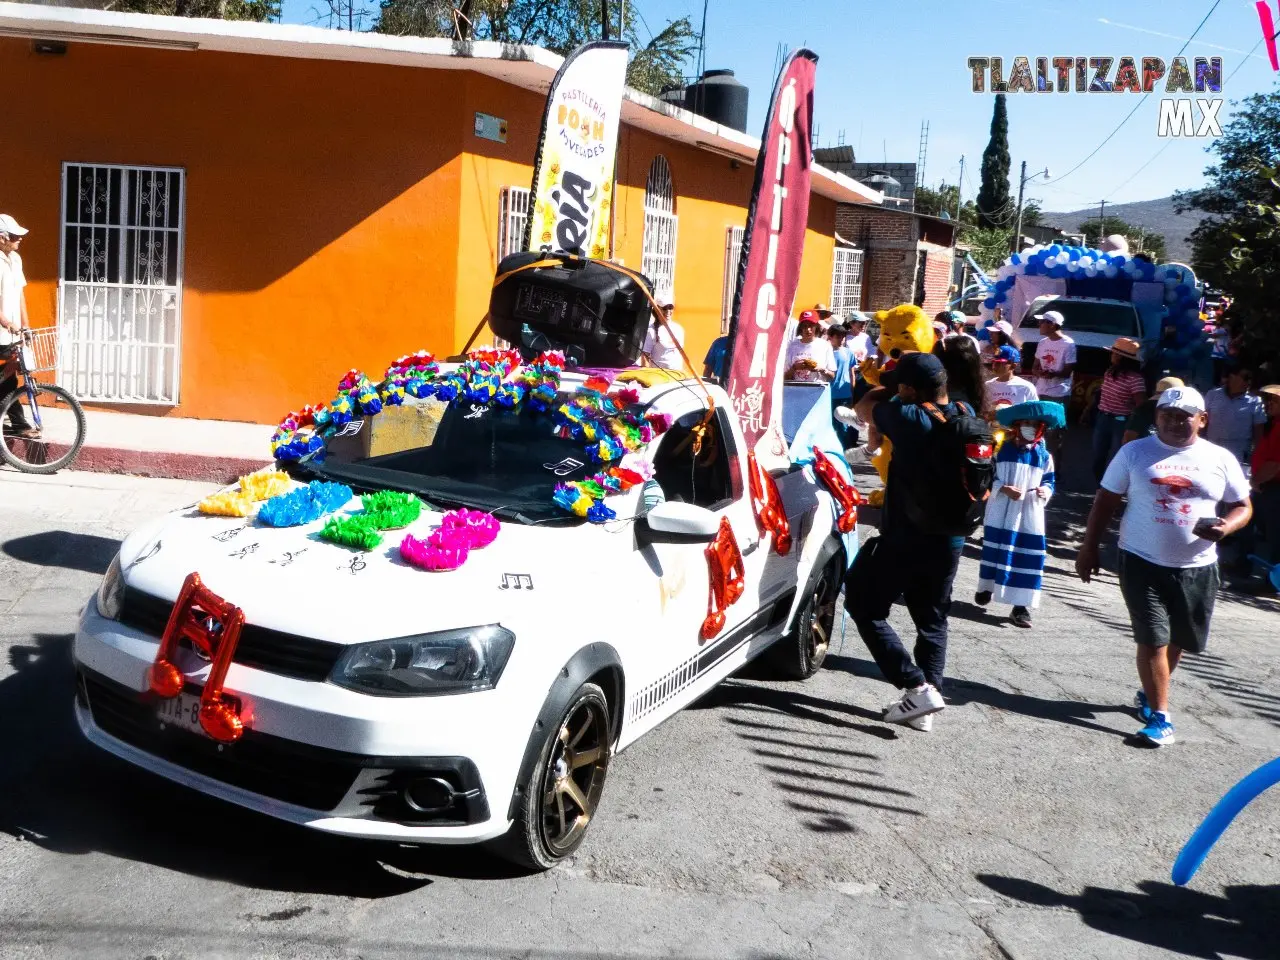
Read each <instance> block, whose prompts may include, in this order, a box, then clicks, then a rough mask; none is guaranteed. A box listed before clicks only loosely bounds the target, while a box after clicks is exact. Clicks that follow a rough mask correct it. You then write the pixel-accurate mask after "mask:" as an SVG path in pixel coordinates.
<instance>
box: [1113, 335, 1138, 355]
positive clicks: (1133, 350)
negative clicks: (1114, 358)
mask: <svg viewBox="0 0 1280 960" xmlns="http://www.w3.org/2000/svg"><path fill="white" fill-rule="evenodd" d="M1111 352H1112V353H1118V354H1120V356H1122V357H1128V358H1129V359H1131V360H1137V359H1138V354H1140V353H1141V352H1142V344H1140V343H1139V342H1138V341H1137V340H1135V339H1133V337H1117V338H1116V342H1115V343H1113V344H1112V345H1111Z"/></svg>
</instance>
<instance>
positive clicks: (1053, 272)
mask: <svg viewBox="0 0 1280 960" xmlns="http://www.w3.org/2000/svg"><path fill="white" fill-rule="evenodd" d="M1066 275H1067V268H1066V265H1065V264H1061V263H1059V264H1057V265H1055V266H1054V267H1052V268H1051V269H1050V270H1049V276H1051V277H1053V279H1055V280H1061V279H1063V278H1064V277H1066Z"/></svg>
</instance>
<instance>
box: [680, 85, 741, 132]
mask: <svg viewBox="0 0 1280 960" xmlns="http://www.w3.org/2000/svg"><path fill="white" fill-rule="evenodd" d="M684 105H685V107H686V108H687V109H689V110H692V111H693V112H694V113H697V114H701V115H702V116H704V117H706V118H707V119H708V120H712V121H714V122H715V123H718V124H720V125H721V126H725V127H732V128H733V129H734V130H737V131H739V132H741V133H746V131H747V88H746V87H745V86H743V85H742V84H741V83H739V82H738V81H737V80H735V79H734V78H733V71H732V70H708V71H707V72H706V73H704V74H703V75H702V79H701V80H696V81H694V82H693V83H691V84H689V86H687V87H686V88H685V91H684Z"/></svg>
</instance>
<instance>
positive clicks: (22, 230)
mask: <svg viewBox="0 0 1280 960" xmlns="http://www.w3.org/2000/svg"><path fill="white" fill-rule="evenodd" d="M27 232H28V231H27V228H26V227H22V226H19V225H18V221H17V220H15V219H13V217H11V216H9V215H8V214H7V213H0V233H7V234H8V235H9V236H11V237H25V236H26V235H27Z"/></svg>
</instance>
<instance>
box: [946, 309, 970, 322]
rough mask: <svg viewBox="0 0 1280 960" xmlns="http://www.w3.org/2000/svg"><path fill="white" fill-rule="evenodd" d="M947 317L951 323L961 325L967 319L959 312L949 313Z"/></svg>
mask: <svg viewBox="0 0 1280 960" xmlns="http://www.w3.org/2000/svg"><path fill="white" fill-rule="evenodd" d="M947 317H948V319H950V321H951V322H952V323H961V324H962V323H964V322H965V320H966V319H967V318H966V317H965V315H964V314H963V313H961V312H960V311H959V310H952V311H951V312H950V313H948V314H947Z"/></svg>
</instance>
